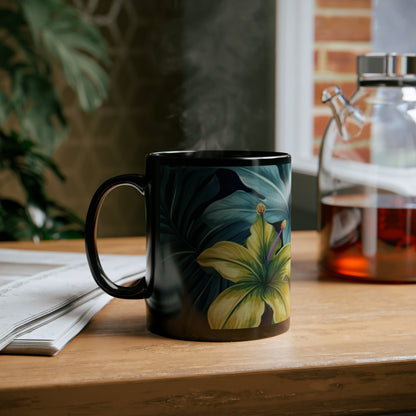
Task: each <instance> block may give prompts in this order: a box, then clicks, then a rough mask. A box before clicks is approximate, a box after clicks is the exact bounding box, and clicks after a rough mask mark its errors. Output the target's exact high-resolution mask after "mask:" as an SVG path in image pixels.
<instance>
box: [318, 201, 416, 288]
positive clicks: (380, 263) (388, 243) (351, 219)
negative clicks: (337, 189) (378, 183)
mask: <svg viewBox="0 0 416 416" xmlns="http://www.w3.org/2000/svg"><path fill="white" fill-rule="evenodd" d="M320 261H321V266H322V268H323V270H324V271H326V272H327V274H329V275H334V276H339V277H347V278H354V279H363V280H367V281H391V282H412V281H413V282H416V199H415V198H405V197H401V196H397V195H390V194H382V195H373V196H369V195H337V196H327V197H324V198H323V199H322V200H321V255H320Z"/></svg>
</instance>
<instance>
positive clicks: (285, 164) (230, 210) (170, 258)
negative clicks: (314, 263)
mask: <svg viewBox="0 0 416 416" xmlns="http://www.w3.org/2000/svg"><path fill="white" fill-rule="evenodd" d="M118 186H133V187H134V188H136V189H137V190H138V191H139V192H140V193H142V194H143V195H144V196H145V199H146V237H147V275H146V277H145V278H142V279H140V280H139V281H138V282H137V283H136V284H134V285H133V286H130V287H124V286H118V285H116V284H115V283H114V282H112V281H111V279H110V278H109V277H108V276H107V275H106V274H105V272H104V270H103V268H102V266H101V264H100V260H99V255H98V251H97V242H96V228H97V221H98V216H99V212H100V207H101V205H102V203H103V201H104V199H105V196H106V195H107V194H108V193H109V192H110V191H111V190H112V189H114V188H116V187H118ZM290 207H291V157H290V155H288V154H286V153H278V152H261V151H180V152H159V153H151V154H149V155H147V156H146V171H145V174H144V175H138V174H130V175H129V174H127V175H121V176H117V177H114V178H111V179H109V180H107V181H106V182H104V183H103V184H102V185H101V186H100V187H99V188H98V190H97V191H96V193H95V194H94V196H93V198H92V200H91V203H90V207H89V210H88V214H87V219H86V237H85V245H86V252H87V258H88V262H89V265H90V269H91V272H92V275H93V277H94V279H95V281H96V282H97V284H98V285H99V286H100V287H101V288H102V289H103V290H104V291H105V292H107V293H109V294H110V295H112V296H114V297H120V298H130V299H138V298H145V299H146V304H147V327H148V329H149V330H150V331H151V332H154V333H156V334H160V335H164V336H168V337H173V338H179V339H189V340H198V341H240V340H251V339H258V338H264V337H269V336H273V335H277V334H280V333H283V332H285V331H287V330H288V329H289V319H290V241H291V235H290V222H291V217H290Z"/></svg>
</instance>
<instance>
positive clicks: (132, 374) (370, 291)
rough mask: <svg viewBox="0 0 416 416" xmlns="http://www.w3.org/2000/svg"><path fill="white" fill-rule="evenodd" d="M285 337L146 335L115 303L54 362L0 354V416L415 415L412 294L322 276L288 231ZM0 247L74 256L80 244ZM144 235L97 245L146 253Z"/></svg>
mask: <svg viewBox="0 0 416 416" xmlns="http://www.w3.org/2000/svg"><path fill="white" fill-rule="evenodd" d="M292 239H293V249H292V265H293V266H292V301H293V303H292V305H293V306H292V320H291V329H290V330H289V332H287V333H285V334H283V335H279V336H277V337H274V338H268V339H263V340H259V341H249V342H239V343H205V342H188V341H177V340H172V339H166V338H162V337H159V336H156V335H153V334H151V333H149V332H148V331H147V330H146V328H145V306H144V301H137V300H134V301H129V300H114V301H112V302H111V303H110V304H109V305H108V306H107V307H106V308H104V309H103V310H102V311H101V312H100V313H99V314H98V315H97V316H96V317H95V318H94V319H93V320H92V321H91V323H90V324H89V325H88V326H87V327H86V328H85V329H84V330H83V331H82V332H81V334H80V335H79V336H77V337H76V338H75V339H74V340H73V341H72V342H71V343H70V344H68V345H67V346H66V347H65V348H64V350H63V351H61V352H60V353H59V354H58V355H57V356H55V357H30V356H11V355H10V356H7V355H3V356H0V372H1V377H0V415H2V416H7V415H15V414H21V415H42V416H46V415H60V414H66V415H87V414H93V415H100V416H104V415H152V416H162V415H171V414H179V415H216V416H217V415H227V416H230V415H269V414H270V415H320V416H322V415H345V414H356V415H358V414H360V415H361V414H385V413H393V412H399V411H407V412H410V411H412V410H413V411H415V410H416V285H415V284H407V285H400V284H365V283H351V282H340V281H336V280H333V281H325V280H320V279H319V278H318V269H317V265H316V257H317V234H316V233H315V232H294V233H293V238H292ZM0 247H9V248H17V247H20V248H22V249H27V248H30V249H40V250H67V251H82V250H83V243H82V242H81V241H60V242H44V243H40V244H38V245H35V244H32V243H8V244H7V243H2V244H0ZM144 247H145V242H144V239H143V238H127V239H109V240H104V241H102V244H101V251H102V252H103V253H104V252H105V253H126V254H133V253H143V252H144Z"/></svg>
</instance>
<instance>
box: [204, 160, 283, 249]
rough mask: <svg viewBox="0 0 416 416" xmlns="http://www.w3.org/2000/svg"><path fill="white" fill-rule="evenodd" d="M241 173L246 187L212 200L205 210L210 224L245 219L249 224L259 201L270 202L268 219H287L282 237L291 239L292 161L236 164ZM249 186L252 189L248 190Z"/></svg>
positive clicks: (232, 223)
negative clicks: (267, 163) (260, 164)
mask: <svg viewBox="0 0 416 416" xmlns="http://www.w3.org/2000/svg"><path fill="white" fill-rule="evenodd" d="M234 171H235V172H236V173H237V174H238V176H239V178H240V179H241V182H242V183H243V184H244V185H245V186H246V190H238V191H236V192H233V193H232V194H230V195H228V196H226V197H225V198H222V199H220V200H217V201H215V202H213V203H212V204H211V205H210V206H209V207H207V209H206V211H205V212H204V219H205V221H206V222H207V224H209V225H210V226H213V227H214V226H217V225H220V224H222V225H224V224H227V225H228V226H229V227H234V228H240V227H241V226H242V223H245V224H246V226H247V228H248V227H249V226H250V224H252V223H253V221H254V220H255V216H256V212H255V210H254V209H253V207H256V206H257V204H258V203H259V202H262V203H263V204H265V205H266V206H267V208H268V209H267V211H266V212H265V214H264V215H265V219H266V220H267V221H268V222H269V223H270V224H276V223H280V222H281V221H283V220H286V228H285V230H284V231H283V241H285V242H286V243H287V242H289V241H290V229H291V218H290V191H291V177H290V164H283V165H279V166H258V167H252V166H250V167H237V168H235V169H234ZM247 189H249V190H250V191H247Z"/></svg>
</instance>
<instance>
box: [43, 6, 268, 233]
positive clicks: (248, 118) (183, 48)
mask: <svg viewBox="0 0 416 416" xmlns="http://www.w3.org/2000/svg"><path fill="white" fill-rule="evenodd" d="M73 3H74V4H75V5H76V6H77V7H78V8H79V9H80V10H81V11H82V13H83V14H84V15H85V16H86V17H87V18H88V19H90V20H92V21H93V22H95V23H96V24H97V25H98V26H99V28H100V29H101V30H102V32H103V34H104V36H105V37H106V39H107V40H108V44H109V52H110V56H111V59H112V65H111V67H110V68H109V71H110V78H111V91H110V98H109V100H108V102H107V103H106V104H105V105H104V106H103V107H102V108H100V109H99V110H98V111H96V112H95V113H93V114H91V115H85V114H83V113H81V112H80V111H79V110H78V108H77V106H76V103H75V100H74V96H73V94H72V93H71V91H70V90H69V89H68V88H66V87H65V86H64V85H63V84H62V85H61V87H60V91H61V94H62V96H63V97H64V111H65V113H66V115H67V118H68V121H69V124H70V127H71V133H70V137H69V139H68V140H67V141H66V142H65V143H64V144H63V145H62V146H61V147H60V148H59V149H58V151H57V152H56V154H55V159H56V161H57V163H58V165H59V166H60V167H61V169H62V171H63V173H64V174H65V175H66V177H67V180H66V182H65V183H63V184H61V183H58V182H57V181H56V180H55V179H54V178H50V179H49V186H50V189H51V192H52V195H53V197H54V198H56V199H57V200H58V201H59V202H61V203H63V204H65V205H67V206H69V207H70V208H72V209H73V210H74V211H75V212H77V213H78V214H79V215H80V216H81V217H85V214H86V211H87V207H88V204H89V201H90V199H91V196H92V194H93V192H94V191H95V189H96V188H97V187H98V186H99V184H100V183H101V182H102V181H104V180H105V179H106V178H108V177H110V176H114V175H118V174H122V173H127V172H130V173H131V172H134V173H140V172H143V171H144V156H145V154H146V153H149V152H152V151H160V150H167V149H172V150H175V149H181V148H236V149H242V148H251V149H268V150H271V149H273V147H274V90H275V89H274V72H275V67H274V56H275V55H274V54H275V39H274V33H275V2H274V0H228V1H226V2H212V1H211V0H198V1H194V0H160V1H154V0H73ZM144 215H145V213H144V201H143V198H142V197H141V196H140V195H139V194H138V193H137V192H136V191H134V190H133V189H129V188H127V189H124V188H123V189H122V188H118V189H116V190H115V191H114V192H113V193H112V194H110V196H109V197H108V198H107V200H106V203H105V204H104V208H103V216H102V221H101V223H100V227H99V234H100V235H101V236H123V235H141V234H144V232H145V229H144Z"/></svg>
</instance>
